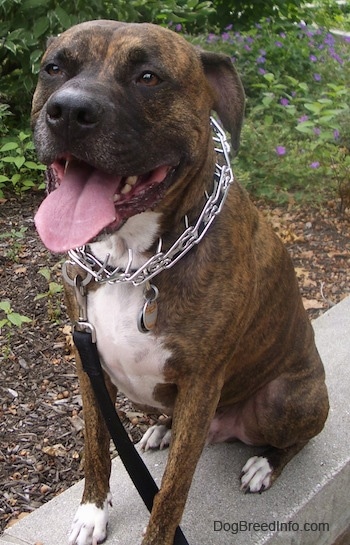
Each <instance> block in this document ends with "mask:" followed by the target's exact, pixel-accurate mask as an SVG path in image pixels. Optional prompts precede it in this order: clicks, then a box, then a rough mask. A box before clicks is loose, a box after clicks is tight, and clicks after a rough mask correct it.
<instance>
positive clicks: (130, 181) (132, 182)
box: [126, 176, 137, 186]
mask: <svg viewBox="0 0 350 545" xmlns="http://www.w3.org/2000/svg"><path fill="white" fill-rule="evenodd" d="M136 182H137V176H129V177H128V178H127V179H126V183H127V184H128V185H131V186H132V185H135V184H136Z"/></svg>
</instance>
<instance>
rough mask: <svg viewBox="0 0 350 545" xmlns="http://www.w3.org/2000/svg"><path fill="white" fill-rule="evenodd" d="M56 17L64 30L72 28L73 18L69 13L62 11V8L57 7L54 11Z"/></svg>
mask: <svg viewBox="0 0 350 545" xmlns="http://www.w3.org/2000/svg"><path fill="white" fill-rule="evenodd" d="M54 14H55V16H56V17H57V20H58V22H59V23H60V25H61V26H62V27H63V28H68V27H70V26H71V18H70V16H69V15H68V13H67V12H66V11H65V10H64V9H62V8H61V7H60V6H57V7H56V8H55V11H54Z"/></svg>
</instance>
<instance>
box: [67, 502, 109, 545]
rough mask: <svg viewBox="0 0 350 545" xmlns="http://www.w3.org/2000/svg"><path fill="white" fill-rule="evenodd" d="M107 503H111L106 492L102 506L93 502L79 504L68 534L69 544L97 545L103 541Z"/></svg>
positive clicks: (105, 528) (106, 518) (105, 533)
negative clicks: (97, 505)
mask: <svg viewBox="0 0 350 545" xmlns="http://www.w3.org/2000/svg"><path fill="white" fill-rule="evenodd" d="M108 505H112V496H111V494H108V496H107V499H106V500H105V502H104V504H103V507H102V508H99V507H96V505H95V504H94V503H81V504H80V505H79V507H78V510H77V512H76V514H75V517H74V520H73V524H72V528H71V531H70V534H69V545H98V543H102V542H103V541H105V539H106V537H107V523H108Z"/></svg>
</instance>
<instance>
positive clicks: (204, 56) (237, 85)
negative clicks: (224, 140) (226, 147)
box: [200, 50, 245, 153]
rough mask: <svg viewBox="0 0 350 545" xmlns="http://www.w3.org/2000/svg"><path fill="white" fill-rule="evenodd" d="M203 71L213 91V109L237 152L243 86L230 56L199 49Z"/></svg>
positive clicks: (243, 104) (241, 118) (242, 108)
mask: <svg viewBox="0 0 350 545" xmlns="http://www.w3.org/2000/svg"><path fill="white" fill-rule="evenodd" d="M200 57H201V61H202V64H203V68H204V72H205V75H206V77H207V80H208V82H209V85H210V87H211V88H212V90H213V93H214V99H215V102H214V110H215V111H216V112H217V113H218V115H219V118H220V119H221V121H222V124H223V126H224V128H225V129H226V130H227V131H229V133H230V134H231V139H232V148H233V151H234V152H235V153H237V151H238V148H239V138H240V134H241V128H242V123H243V116H244V106H245V95H244V90H243V86H242V83H241V80H240V77H239V76H238V74H237V72H236V69H235V67H234V66H233V64H232V62H231V59H230V57H228V56H227V55H223V54H222V53H212V52H210V51H203V50H200Z"/></svg>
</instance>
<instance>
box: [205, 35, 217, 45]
mask: <svg viewBox="0 0 350 545" xmlns="http://www.w3.org/2000/svg"><path fill="white" fill-rule="evenodd" d="M217 41H218V37H217V36H216V35H215V34H212V33H211V34H209V35H208V37H207V42H208V43H211V42H217Z"/></svg>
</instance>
